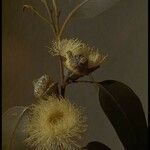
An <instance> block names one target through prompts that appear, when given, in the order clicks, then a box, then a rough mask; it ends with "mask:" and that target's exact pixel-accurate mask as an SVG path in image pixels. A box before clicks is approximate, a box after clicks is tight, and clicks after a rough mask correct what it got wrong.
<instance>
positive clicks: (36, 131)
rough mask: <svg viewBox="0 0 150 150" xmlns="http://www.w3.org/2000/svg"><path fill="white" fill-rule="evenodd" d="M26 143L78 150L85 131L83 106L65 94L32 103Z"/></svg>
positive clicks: (43, 149)
mask: <svg viewBox="0 0 150 150" xmlns="http://www.w3.org/2000/svg"><path fill="white" fill-rule="evenodd" d="M29 116H30V122H29V124H28V125H27V127H26V129H25V133H26V134H27V138H26V139H25V143H26V145H27V146H30V147H31V148H35V149H36V150H78V149H80V145H79V143H80V140H81V138H82V137H83V136H82V135H84V132H85V131H86V128H87V125H86V118H85V117H84V115H83V109H82V108H81V107H78V106H76V105H74V104H71V103H70V102H69V100H67V99H64V98H58V97H54V96H51V97H49V99H48V100H46V101H45V100H39V101H38V103H36V104H34V105H33V106H32V107H31V114H30V115H29Z"/></svg>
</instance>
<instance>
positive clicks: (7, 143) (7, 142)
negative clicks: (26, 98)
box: [2, 106, 29, 150]
mask: <svg viewBox="0 0 150 150" xmlns="http://www.w3.org/2000/svg"><path fill="white" fill-rule="evenodd" d="M27 109H28V107H23V106H16V107H13V108H10V109H9V110H8V111H7V112H5V113H4V114H3V116H2V149H3V150H10V149H11V150H24V149H26V147H25V145H24V144H23V140H24V139H25V134H24V132H23V130H24V129H25V126H26V124H27V123H28V121H29V120H28V117H27Z"/></svg>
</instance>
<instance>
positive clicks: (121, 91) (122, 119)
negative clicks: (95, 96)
mask: <svg viewBox="0 0 150 150" xmlns="http://www.w3.org/2000/svg"><path fill="white" fill-rule="evenodd" d="M99 101H100V104H101V106H102V108H103V110H104V112H105V114H106V116H107V117H108V119H109V120H110V122H111V123H112V125H113V127H114V129H115V130H116V132H117V134H118V136H119V138H120V140H121V142H122V143H123V145H124V147H125V149H126V150H147V149H148V128H147V123H146V119H145V115H144V111H143V108H142V104H141V102H140V99H139V98H138V97H137V95H136V94H135V93H134V92H133V91H132V90H131V89H130V88H129V87H128V86H126V85H125V84H123V83H121V82H118V81H113V80H107V81H103V82H101V83H100V86H99Z"/></svg>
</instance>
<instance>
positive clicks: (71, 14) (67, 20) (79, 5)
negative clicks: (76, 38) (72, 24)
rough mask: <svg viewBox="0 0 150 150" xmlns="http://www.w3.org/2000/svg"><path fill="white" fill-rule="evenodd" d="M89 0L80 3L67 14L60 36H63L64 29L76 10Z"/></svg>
mask: <svg viewBox="0 0 150 150" xmlns="http://www.w3.org/2000/svg"><path fill="white" fill-rule="evenodd" d="M88 1H89V0H84V1H83V2H82V3H80V4H78V5H77V6H76V7H75V8H74V9H73V10H72V11H71V12H70V13H69V14H68V16H67V18H66V19H65V21H64V23H63V25H62V27H61V29H60V32H59V37H61V35H62V33H63V31H64V28H65V27H66V25H67V23H68V22H69V20H70V19H71V17H72V16H73V15H74V14H75V12H76V11H77V10H78V9H79V8H80V7H82V6H83V5H84V4H85V3H87V2H88Z"/></svg>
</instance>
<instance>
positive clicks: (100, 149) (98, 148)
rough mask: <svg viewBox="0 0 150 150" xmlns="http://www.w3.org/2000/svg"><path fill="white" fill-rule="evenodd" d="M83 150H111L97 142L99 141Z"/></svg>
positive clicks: (91, 143)
mask: <svg viewBox="0 0 150 150" xmlns="http://www.w3.org/2000/svg"><path fill="white" fill-rule="evenodd" d="M83 149H88V150H111V149H110V148H109V147H107V146H106V145H104V144H102V143H100V142H97V141H94V142H90V143H88V145H87V146H86V147H84V148H83Z"/></svg>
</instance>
